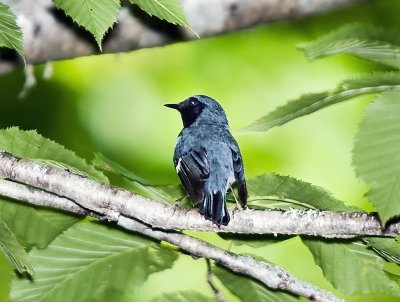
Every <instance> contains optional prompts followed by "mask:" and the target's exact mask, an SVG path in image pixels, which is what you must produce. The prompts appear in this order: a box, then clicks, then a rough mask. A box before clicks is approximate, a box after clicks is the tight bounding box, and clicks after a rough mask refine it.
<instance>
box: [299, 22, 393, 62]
mask: <svg viewBox="0 0 400 302" xmlns="http://www.w3.org/2000/svg"><path fill="white" fill-rule="evenodd" d="M399 37H400V32H398V31H396V30H392V29H386V28H382V27H376V26H372V25H366V24H350V25H346V26H343V27H342V28H339V29H338V30H335V31H333V32H331V33H329V34H327V35H325V36H322V37H320V38H318V39H316V40H315V41H311V42H309V43H303V44H301V45H300V48H301V49H303V50H304V52H305V53H306V55H307V57H308V58H309V59H310V60H314V59H317V58H323V57H326V56H330V55H335V54H339V53H346V54H350V55H355V56H357V57H360V58H364V59H367V60H371V61H374V62H379V63H383V64H386V65H389V66H392V67H395V68H400V38H399Z"/></svg>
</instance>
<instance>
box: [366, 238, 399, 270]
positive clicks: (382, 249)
mask: <svg viewBox="0 0 400 302" xmlns="http://www.w3.org/2000/svg"><path fill="white" fill-rule="evenodd" d="M363 241H364V242H365V243H366V244H367V246H368V247H370V248H371V249H372V250H373V251H375V252H376V253H377V254H378V255H379V256H381V257H382V258H384V259H386V260H387V261H391V262H394V263H397V264H400V243H399V242H398V241H397V240H396V239H393V238H373V237H367V238H363Z"/></svg>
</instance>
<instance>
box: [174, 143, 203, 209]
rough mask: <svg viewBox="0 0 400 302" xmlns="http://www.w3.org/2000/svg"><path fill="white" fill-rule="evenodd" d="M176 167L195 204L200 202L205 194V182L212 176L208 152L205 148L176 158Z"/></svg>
mask: <svg viewBox="0 0 400 302" xmlns="http://www.w3.org/2000/svg"><path fill="white" fill-rule="evenodd" d="M175 165H176V172H177V173H178V176H179V178H180V180H181V182H182V184H183V186H184V187H185V188H186V190H187V191H188V193H189V195H190V197H191V198H192V200H193V202H195V203H198V202H200V201H201V200H202V199H203V194H204V193H203V191H204V188H203V182H204V181H205V180H206V179H207V178H208V177H209V175H210V166H209V164H208V160H207V152H206V150H205V149H204V148H200V149H198V150H191V151H190V152H188V153H186V154H184V155H182V156H181V157H178V158H176V163H175Z"/></svg>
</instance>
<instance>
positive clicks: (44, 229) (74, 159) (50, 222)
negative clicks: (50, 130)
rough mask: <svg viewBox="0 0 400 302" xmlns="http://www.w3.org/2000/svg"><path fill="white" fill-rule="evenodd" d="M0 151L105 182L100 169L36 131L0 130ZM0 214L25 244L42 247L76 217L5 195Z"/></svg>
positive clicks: (0, 205)
mask: <svg viewBox="0 0 400 302" xmlns="http://www.w3.org/2000/svg"><path fill="white" fill-rule="evenodd" d="M0 150H2V151H7V152H10V153H12V154H14V155H16V156H20V157H23V158H29V159H34V160H38V161H44V162H46V163H47V164H52V165H56V166H59V167H61V168H64V169H69V170H71V171H75V172H78V173H79V174H84V175H87V176H89V177H91V178H93V179H97V180H100V181H102V182H108V180H107V178H106V177H105V176H104V174H103V173H102V172H100V171H97V170H96V169H95V168H94V167H93V166H92V165H89V164H87V163H86V162H85V160H83V159H82V158H79V157H78V156H77V155H76V154H75V153H73V152H72V151H69V150H67V149H65V148H64V147H63V146H61V145H59V144H57V143H55V142H53V141H51V140H49V139H47V138H44V137H43V136H41V135H39V134H38V133H37V132H36V131H24V130H20V129H18V128H16V127H13V128H8V129H2V130H0ZM0 217H1V218H2V219H3V220H4V221H5V222H6V223H7V225H8V227H9V228H10V229H11V231H12V232H13V233H14V234H16V235H17V237H18V238H19V239H21V240H22V241H24V242H25V243H26V244H28V245H36V246H38V247H42V248H43V247H45V246H46V245H47V244H48V243H49V242H50V241H51V240H53V239H54V238H55V237H56V236H57V235H58V234H59V233H60V232H62V231H63V230H65V229H66V228H68V227H70V226H71V225H73V224H74V223H76V222H77V221H78V220H79V219H78V218H77V217H76V216H72V215H69V214H67V213H61V212H58V211H53V210H47V209H39V208H35V207H32V206H27V205H24V204H20V203H17V202H13V201H9V200H7V199H4V198H3V199H0Z"/></svg>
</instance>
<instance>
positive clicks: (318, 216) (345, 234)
mask: <svg viewBox="0 0 400 302" xmlns="http://www.w3.org/2000/svg"><path fill="white" fill-rule="evenodd" d="M0 175H1V176H3V177H6V178H9V179H11V180H14V181H17V182H21V183H24V184H27V185H30V186H33V187H36V188H40V189H42V190H45V191H47V192H51V193H54V194H57V195H58V196H64V197H66V198H69V199H71V200H74V201H75V202H77V203H79V205H80V206H81V207H83V208H85V209H88V210H92V211H95V212H96V213H98V214H100V215H103V216H106V217H107V218H108V219H109V220H115V219H116V218H117V217H118V216H119V215H124V216H126V217H130V218H133V219H136V220H139V221H141V222H143V223H145V224H147V225H149V226H152V227H153V228H160V229H167V230H168V229H169V230H196V231H215V232H230V233H247V234H290V235H310V236H322V237H326V238H349V237H357V236H385V237H395V236H398V235H400V223H399V222H393V223H390V224H389V225H387V226H386V228H385V229H382V227H381V225H380V223H379V219H378V217H377V216H376V215H375V214H368V213H349V212H332V211H318V210H295V209H291V210H287V211H280V210H250V209H248V210H244V211H233V212H231V217H232V219H231V222H230V223H229V225H228V226H221V227H217V226H216V225H214V224H213V223H211V222H210V221H208V220H205V219H204V217H203V216H202V215H201V214H199V213H198V211H197V210H195V209H182V208H178V207H176V206H173V205H166V204H161V203H159V202H156V201H153V200H150V199H147V198H145V197H143V196H140V195H138V194H135V193H133V192H130V191H128V190H126V189H122V188H116V187H112V186H109V185H106V184H102V183H99V182H97V181H94V180H92V179H89V178H86V177H84V176H82V175H77V174H73V173H71V172H69V171H66V170H63V169H60V168H58V167H53V166H49V165H45V164H43V163H39V162H35V161H32V160H26V159H21V158H18V157H15V156H13V155H11V154H9V153H7V152H0Z"/></svg>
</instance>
